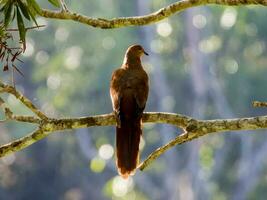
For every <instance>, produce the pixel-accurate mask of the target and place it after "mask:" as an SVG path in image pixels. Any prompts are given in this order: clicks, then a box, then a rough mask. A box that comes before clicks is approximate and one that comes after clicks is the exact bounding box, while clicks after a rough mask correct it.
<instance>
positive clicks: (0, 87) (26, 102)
mask: <svg viewBox="0 0 267 200" xmlns="http://www.w3.org/2000/svg"><path fill="white" fill-rule="evenodd" d="M3 92H6V93H9V94H12V95H14V96H15V97H16V98H17V99H18V100H20V101H21V103H23V104H24V105H25V106H26V107H27V108H29V109H30V110H31V111H32V112H33V113H35V114H36V115H37V116H38V117H40V118H41V119H48V117H47V116H46V115H45V114H44V113H42V112H41V111H40V110H39V109H38V108H37V107H36V106H35V105H34V104H33V103H32V102H31V101H30V100H29V99H28V98H26V97H25V96H23V94H21V93H20V92H18V91H17V90H16V88H14V87H13V86H10V85H6V84H4V83H3V82H1V81H0V93H3Z"/></svg>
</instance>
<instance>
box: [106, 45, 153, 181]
mask: <svg viewBox="0 0 267 200" xmlns="http://www.w3.org/2000/svg"><path fill="white" fill-rule="evenodd" d="M144 54H146V55H148V54H147V53H146V52H145V51H144V49H143V47H142V46H140V45H132V46H130V47H129V48H128V49H127V51H126V54H125V57H124V61H123V64H122V66H121V68H119V69H117V70H115V71H114V72H113V74H112V78H111V82H110V96H111V100H112V106H113V110H114V113H115V116H116V120H117V127H116V156H117V158H116V159H117V162H116V163H117V168H118V172H119V174H120V175H121V176H122V177H124V178H127V177H128V176H129V175H133V174H134V172H135V169H136V167H137V165H138V162H139V143H140V137H141V135H142V129H141V118H142V114H143V110H144V109H145V105H146V101H147V96H148V89H149V88H148V76H147V74H146V72H145V70H144V69H143V67H142V64H141V56H142V55H144Z"/></svg>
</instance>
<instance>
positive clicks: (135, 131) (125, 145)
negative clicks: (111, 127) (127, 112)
mask: <svg viewBox="0 0 267 200" xmlns="http://www.w3.org/2000/svg"><path fill="white" fill-rule="evenodd" d="M141 135H142V129H141V119H140V118H137V119H134V120H130V121H128V120H127V121H124V120H122V121H121V124H120V127H116V154H117V167H118V172H119V174H120V175H121V176H122V177H123V178H127V177H128V176H129V175H133V174H134V172H135V169H136V167H137V165H138V163H139V143H140V137H141Z"/></svg>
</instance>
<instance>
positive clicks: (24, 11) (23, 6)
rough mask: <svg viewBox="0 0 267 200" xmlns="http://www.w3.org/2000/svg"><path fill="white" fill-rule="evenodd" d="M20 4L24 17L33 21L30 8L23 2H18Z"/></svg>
mask: <svg viewBox="0 0 267 200" xmlns="http://www.w3.org/2000/svg"><path fill="white" fill-rule="evenodd" d="M18 3H19V8H20V10H21V12H22V14H23V16H24V17H25V18H26V19H28V20H31V18H30V15H29V11H28V8H27V7H26V6H25V4H24V3H23V2H22V1H18Z"/></svg>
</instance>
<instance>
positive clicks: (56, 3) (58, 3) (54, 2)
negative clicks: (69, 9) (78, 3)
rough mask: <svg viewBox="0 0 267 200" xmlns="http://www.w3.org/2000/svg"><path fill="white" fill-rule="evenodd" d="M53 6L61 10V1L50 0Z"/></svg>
mask: <svg viewBox="0 0 267 200" xmlns="http://www.w3.org/2000/svg"><path fill="white" fill-rule="evenodd" d="M48 1H49V2H50V3H51V4H53V5H54V6H56V7H58V8H60V2H59V0H48Z"/></svg>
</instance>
